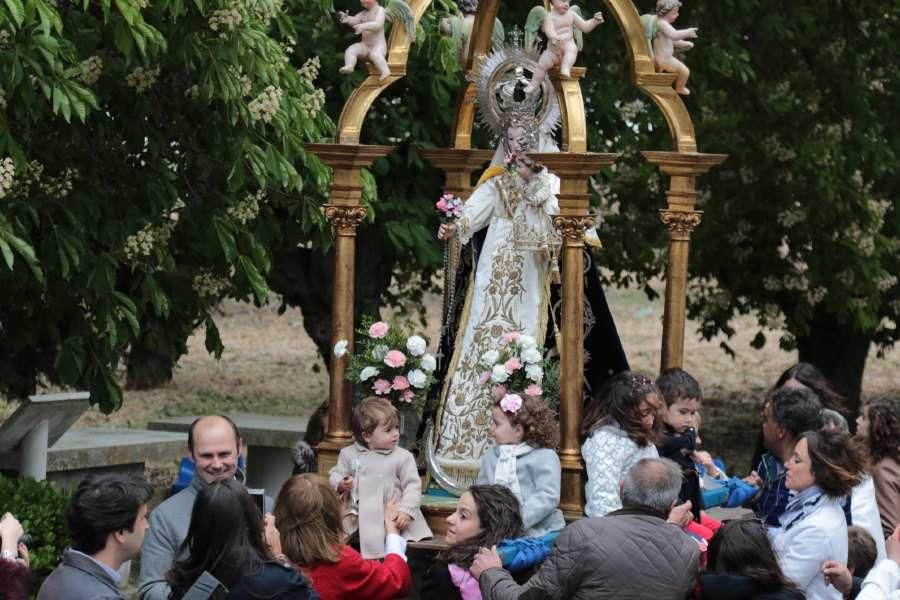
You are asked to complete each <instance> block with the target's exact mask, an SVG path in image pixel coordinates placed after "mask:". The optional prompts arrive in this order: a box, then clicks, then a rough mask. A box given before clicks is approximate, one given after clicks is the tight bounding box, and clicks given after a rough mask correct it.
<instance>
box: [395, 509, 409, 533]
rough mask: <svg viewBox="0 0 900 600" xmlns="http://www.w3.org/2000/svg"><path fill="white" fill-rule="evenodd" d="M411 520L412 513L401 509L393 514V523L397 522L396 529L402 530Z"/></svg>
mask: <svg viewBox="0 0 900 600" xmlns="http://www.w3.org/2000/svg"><path fill="white" fill-rule="evenodd" d="M411 522H412V515H410V514H407V513H405V512H403V511H402V510H398V511H397V514H395V515H394V523H396V524H397V529H399V530H400V531H403V530H404V529H406V528H407V527H409V524H410V523H411Z"/></svg>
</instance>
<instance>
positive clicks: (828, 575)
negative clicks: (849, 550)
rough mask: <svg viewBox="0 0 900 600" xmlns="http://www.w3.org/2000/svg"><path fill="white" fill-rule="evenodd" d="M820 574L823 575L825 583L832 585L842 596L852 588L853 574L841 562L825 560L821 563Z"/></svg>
mask: <svg viewBox="0 0 900 600" xmlns="http://www.w3.org/2000/svg"><path fill="white" fill-rule="evenodd" d="M822 574H823V575H825V583H827V584H829V585H833V586H834V589H836V590H837V591H839V592H840V593H841V594H842V595H844V596H846V595H847V594H849V593H850V591H851V589H852V588H853V575H852V574H851V573H850V570H849V569H848V568H847V565H845V564H844V563H842V562H839V561H836V560H826V561H825V562H824V563H822Z"/></svg>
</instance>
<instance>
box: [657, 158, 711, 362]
mask: <svg viewBox="0 0 900 600" xmlns="http://www.w3.org/2000/svg"><path fill="white" fill-rule="evenodd" d="M642 154H643V155H644V156H645V157H646V158H647V160H649V161H650V162H651V163H654V164H657V165H659V168H660V169H661V170H662V171H663V173H665V174H667V175H669V178H670V184H669V190H668V191H667V192H666V200H667V204H668V206H667V207H666V208H665V209H663V210H660V218H661V219H662V222H663V224H664V225H665V226H666V228H667V229H668V230H669V257H668V261H667V263H666V294H665V298H666V304H665V309H664V313H663V339H662V357H661V359H660V370H664V369H668V368H670V367H681V366H682V365H683V364H684V323H685V318H686V303H687V279H688V259H689V258H690V243H691V233H692V232H693V231H694V228H695V227H697V225H699V224H700V220H701V218H702V215H703V213H702V212H701V211H698V210H695V208H694V207H695V206H696V203H697V176H698V175H702V174H703V173H706V172H707V171H708V170H709V169H711V168H712V167H714V166H715V165H717V164H719V163H721V162H722V161H724V160H725V159H726V158H727V155H725V154H700V153H696V152H691V153H679V152H650V151H646V152H643V153H642Z"/></svg>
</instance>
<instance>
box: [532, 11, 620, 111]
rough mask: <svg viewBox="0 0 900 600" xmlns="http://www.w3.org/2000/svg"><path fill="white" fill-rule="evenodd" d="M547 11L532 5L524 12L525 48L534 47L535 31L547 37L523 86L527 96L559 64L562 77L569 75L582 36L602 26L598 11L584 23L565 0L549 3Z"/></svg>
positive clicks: (579, 47)
mask: <svg viewBox="0 0 900 600" xmlns="http://www.w3.org/2000/svg"><path fill="white" fill-rule="evenodd" d="M550 4H551V5H552V6H551V8H550V11H549V12H547V10H546V9H545V8H544V7H543V6H535V7H534V8H532V9H531V12H529V13H528V19H527V20H526V21H525V47H526V48H534V47H535V46H536V39H535V38H536V36H537V33H538V31H543V32H544V35H545V36H547V49H546V50H544V52H543V54H541V58H540V60H539V61H538V67H537V68H536V69H535V71H534V76H533V77H532V78H531V83H530V84H528V85H527V86H526V87H525V90H524V91H525V93H526V94H530V93H531V92H533V91H534V90H536V89H537V88H538V86H540V85H541V83H542V82H543V81H544V77H546V76H547V71H549V70H550V69H552V68H553V67H555V66H557V65H559V72H560V73H562V75H563V76H564V77H569V76H571V74H572V65H574V64H575V59H576V58H578V51H579V50H581V48H582V45H583V42H582V34H583V33H590V32H591V31H593V30H594V28H595V27H597V25H600V24H601V23H603V15H602V14H601V13H599V12H596V13H594V16H593V17H591V18H590V19H587V20H585V19H584V18H582V16H581V10H580V9H579V8H578V7H577V6H571V7H570V2H569V0H550Z"/></svg>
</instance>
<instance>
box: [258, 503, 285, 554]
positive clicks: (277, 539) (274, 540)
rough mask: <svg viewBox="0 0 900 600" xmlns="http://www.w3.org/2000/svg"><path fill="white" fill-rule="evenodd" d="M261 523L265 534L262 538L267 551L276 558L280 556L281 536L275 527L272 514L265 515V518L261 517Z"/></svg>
mask: <svg viewBox="0 0 900 600" xmlns="http://www.w3.org/2000/svg"><path fill="white" fill-rule="evenodd" d="M263 523H265V532H264V534H263V537H264V539H265V542H266V545H267V546H268V547H269V551H271V552H272V555H273V556H276V557H277V556H279V555H282V554H283V553H282V552H281V534H280V533H279V532H278V529H277V528H276V527H275V515H273V514H272V513H266V516H265V517H263Z"/></svg>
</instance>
